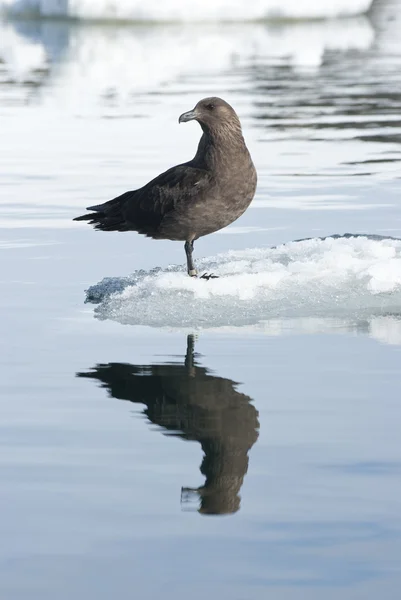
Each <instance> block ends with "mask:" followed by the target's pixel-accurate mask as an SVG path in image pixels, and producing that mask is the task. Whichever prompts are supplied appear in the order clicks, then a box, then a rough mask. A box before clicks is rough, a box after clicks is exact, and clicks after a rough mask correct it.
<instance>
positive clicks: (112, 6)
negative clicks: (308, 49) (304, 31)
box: [0, 0, 372, 21]
mask: <svg viewBox="0 0 401 600" xmlns="http://www.w3.org/2000/svg"><path fill="white" fill-rule="evenodd" d="M371 4H372V0H325V1H324V2H311V1H310V0H253V1H252V2H248V1H247V0H203V2H199V1H198V0H185V1H183V0H164V1H163V2H160V0H147V2H143V0H0V7H3V9H5V10H6V11H7V12H8V14H11V15H13V16H38V17H65V18H73V19H74V18H75V19H91V20H104V21H109V20H117V21H210V20H217V21H221V20H224V21H242V20H257V19H322V18H323V19H325V18H335V17H344V16H354V15H359V14H362V13H365V12H367V11H368V9H369V8H370V6H371Z"/></svg>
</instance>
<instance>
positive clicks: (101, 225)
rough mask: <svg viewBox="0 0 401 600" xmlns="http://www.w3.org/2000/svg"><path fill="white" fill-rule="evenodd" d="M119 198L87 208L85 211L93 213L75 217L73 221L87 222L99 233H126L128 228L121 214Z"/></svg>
mask: <svg viewBox="0 0 401 600" xmlns="http://www.w3.org/2000/svg"><path fill="white" fill-rule="evenodd" d="M121 209H122V204H121V201H120V198H115V199H114V200H109V202H105V203H104V204H98V205H96V206H88V207H87V210H91V211H94V212H90V213H87V214H85V215H81V216H80V217H75V219H73V220H74V221H88V222H89V225H93V227H94V228H95V229H100V230H101V231H128V226H127V223H126V221H125V218H124V215H123V213H122V210H121Z"/></svg>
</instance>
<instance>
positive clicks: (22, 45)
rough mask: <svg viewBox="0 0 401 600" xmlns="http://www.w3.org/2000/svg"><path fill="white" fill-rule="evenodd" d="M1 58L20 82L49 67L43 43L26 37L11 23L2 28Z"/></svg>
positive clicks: (14, 77) (13, 76) (0, 37)
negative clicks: (16, 30)
mask: <svg viewBox="0 0 401 600" xmlns="http://www.w3.org/2000/svg"><path fill="white" fill-rule="evenodd" d="M0 1H1V0H0ZM0 60H1V61H2V62H4V63H5V64H6V65H7V69H8V72H9V73H10V75H11V77H12V79H14V80H15V81H18V82H19V81H23V80H24V79H25V78H26V77H27V76H28V75H29V76H30V77H31V76H32V73H35V72H37V71H44V70H48V68H49V65H48V58H47V54H46V51H45V49H44V47H43V46H42V44H41V43H35V42H31V41H30V40H27V39H25V38H24V37H23V36H21V35H19V34H17V33H16V32H15V30H14V28H13V27H12V26H11V25H8V26H2V28H1V35H0Z"/></svg>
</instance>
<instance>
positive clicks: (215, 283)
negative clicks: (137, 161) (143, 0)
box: [87, 236, 401, 328]
mask: <svg viewBox="0 0 401 600" xmlns="http://www.w3.org/2000/svg"><path fill="white" fill-rule="evenodd" d="M197 264H198V269H199V271H200V272H201V273H203V272H208V273H210V272H212V273H214V274H216V275H218V276H219V279H211V280H209V281H205V280H202V279H194V278H190V277H188V276H187V274H186V272H185V269H184V267H183V266H182V267H170V268H168V269H163V270H162V269H155V270H154V271H153V272H150V273H149V272H145V271H139V272H137V273H134V274H133V275H132V276H131V277H129V278H123V279H121V278H109V279H105V280H103V281H102V282H100V283H99V284H97V285H95V286H92V287H91V288H90V289H89V290H88V292H87V294H88V300H89V301H92V302H95V303H99V305H98V307H97V308H96V315H97V316H98V318H101V319H112V320H115V321H118V322H120V323H124V324H133V325H148V326H156V327H173V328H175V327H177V328H185V327H196V328H215V327H233V326H235V327H237V326H248V325H253V324H258V323H261V322H263V321H265V320H270V319H274V318H280V319H282V318H297V319H299V318H309V317H312V316H313V317H324V318H329V317H335V318H347V319H348V318H350V317H352V318H356V317H357V318H367V317H371V316H380V315H384V314H389V313H391V312H392V311H393V312H394V313H395V314H398V312H399V311H400V307H401V240H394V239H388V238H383V239H373V238H368V237H364V236H358V237H351V238H343V237H342V238H326V239H324V240H322V239H311V240H304V241H300V242H291V243H288V244H285V245H281V246H279V247H277V248H272V249H268V248H255V249H248V250H241V251H235V252H233V251H232V252H228V253H226V254H221V255H219V256H216V257H213V258H208V259H203V260H199V261H198V263H197Z"/></svg>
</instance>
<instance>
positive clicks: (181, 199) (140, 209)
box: [120, 164, 210, 225]
mask: <svg viewBox="0 0 401 600" xmlns="http://www.w3.org/2000/svg"><path fill="white" fill-rule="evenodd" d="M209 182H210V175H209V173H208V172H207V171H205V170H204V169H198V168H196V167H192V166H190V165H188V164H183V165H178V166H176V167H172V168H171V169H169V170H168V171H165V172H164V173H161V175H159V176H158V177H156V178H155V179H153V180H152V181H150V182H149V183H147V184H146V185H145V186H144V187H142V188H140V189H139V190H136V191H135V192H127V193H126V194H123V196H121V197H120V198H121V200H123V201H124V207H123V212H124V215H125V218H126V219H127V221H130V222H132V223H138V224H139V223H143V224H144V225H146V224H149V225H156V224H158V223H160V222H161V220H162V219H163V217H164V216H165V215H166V214H168V213H169V212H171V211H172V210H175V209H176V208H177V207H178V206H179V205H181V204H182V203H186V202H191V201H193V200H195V199H196V198H198V197H199V196H200V195H201V194H202V193H203V191H204V189H205V188H206V186H207V185H208V184H209ZM124 196H126V197H125V198H124Z"/></svg>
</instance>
